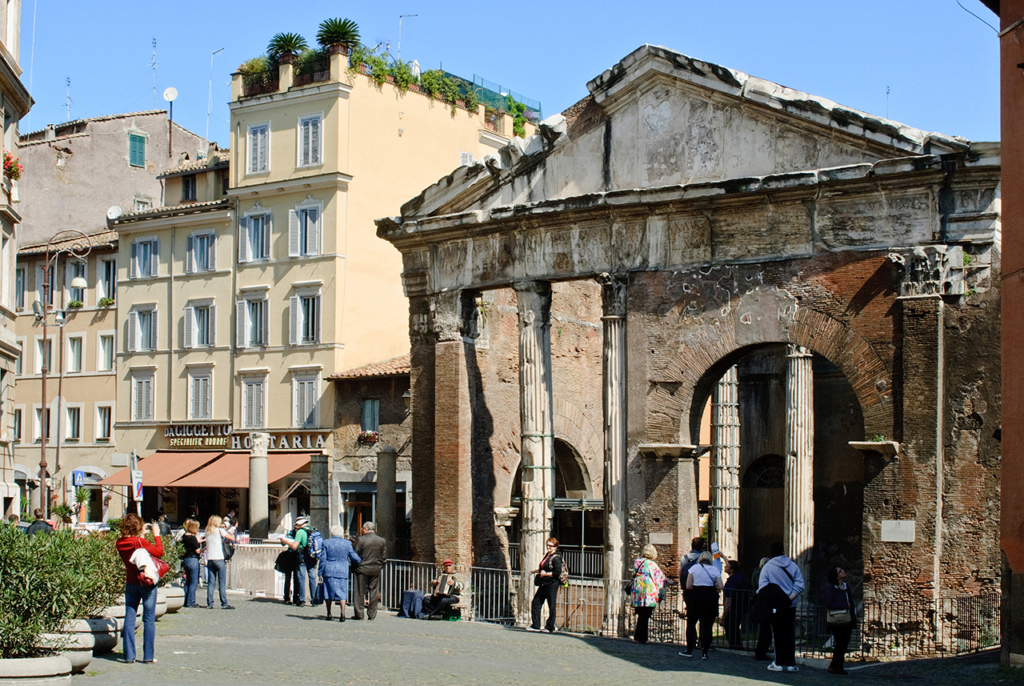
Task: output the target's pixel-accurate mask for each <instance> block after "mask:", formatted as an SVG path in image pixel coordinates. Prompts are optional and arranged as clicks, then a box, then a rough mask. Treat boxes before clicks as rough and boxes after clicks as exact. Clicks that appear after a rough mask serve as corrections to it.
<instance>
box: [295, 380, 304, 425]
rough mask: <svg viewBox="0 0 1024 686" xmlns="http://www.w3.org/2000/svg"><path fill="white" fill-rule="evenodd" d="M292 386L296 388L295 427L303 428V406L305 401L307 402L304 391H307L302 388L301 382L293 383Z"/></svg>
mask: <svg viewBox="0 0 1024 686" xmlns="http://www.w3.org/2000/svg"><path fill="white" fill-rule="evenodd" d="M292 384H293V386H294V388H295V426H297V427H301V426H302V406H303V404H304V403H303V401H304V400H305V396H304V390H305V389H304V388H303V387H302V382H301V381H293V382H292Z"/></svg>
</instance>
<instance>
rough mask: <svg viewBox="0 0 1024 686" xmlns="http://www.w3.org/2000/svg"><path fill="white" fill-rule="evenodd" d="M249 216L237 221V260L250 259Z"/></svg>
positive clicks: (244, 260) (246, 260) (245, 260)
mask: <svg viewBox="0 0 1024 686" xmlns="http://www.w3.org/2000/svg"><path fill="white" fill-rule="evenodd" d="M250 221H251V220H250V218H249V217H242V218H241V219H240V220H239V221H238V261H239V262H248V261H249V260H250V259H252V258H250V257H249V255H250V254H251V248H250V247H249V235H250V233H249V232H250V228H249V226H250V224H249V222H250Z"/></svg>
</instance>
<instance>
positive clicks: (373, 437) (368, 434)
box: [358, 431, 380, 443]
mask: <svg viewBox="0 0 1024 686" xmlns="http://www.w3.org/2000/svg"><path fill="white" fill-rule="evenodd" d="M379 440H380V434H379V433H378V432H376V431H360V432H359V438H358V441H359V442H360V443H376V442H377V441H379Z"/></svg>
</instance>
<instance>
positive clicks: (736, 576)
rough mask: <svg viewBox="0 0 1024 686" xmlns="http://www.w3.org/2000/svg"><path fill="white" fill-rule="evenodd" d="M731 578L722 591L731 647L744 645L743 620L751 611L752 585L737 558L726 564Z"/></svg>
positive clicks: (723, 615) (723, 614)
mask: <svg viewBox="0 0 1024 686" xmlns="http://www.w3.org/2000/svg"><path fill="white" fill-rule="evenodd" d="M725 570H726V572H727V573H728V575H729V578H728V579H726V580H725V588H724V591H723V593H722V625H723V626H724V627H725V636H726V638H727V639H728V640H729V647H730V648H742V647H743V622H744V620H745V619H746V617H747V613H748V612H749V611H750V586H749V585H748V584H747V578H746V576H744V574H743V570H742V569H740V563H739V562H738V561H737V560H729V561H728V562H727V563H726V565H725Z"/></svg>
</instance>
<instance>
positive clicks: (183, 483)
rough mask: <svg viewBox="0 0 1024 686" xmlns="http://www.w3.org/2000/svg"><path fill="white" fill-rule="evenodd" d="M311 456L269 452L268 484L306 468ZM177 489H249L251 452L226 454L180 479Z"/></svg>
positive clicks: (176, 484)
mask: <svg viewBox="0 0 1024 686" xmlns="http://www.w3.org/2000/svg"><path fill="white" fill-rule="evenodd" d="M309 460H310V455H309V453H290V452H281V453H270V455H269V456H268V457H267V483H274V482H275V481H277V480H278V479H282V478H284V477H286V476H288V475H289V474H291V473H292V472H294V471H296V470H297V469H300V468H302V467H304V466H305V465H306V464H307V463H308V462H309ZM169 485H171V486H174V487H176V488H177V487H187V488H249V453H224V454H223V455H221V457H220V458H219V459H218V460H217V461H216V462H212V463H210V464H207V465H206V466H205V467H203V468H202V469H200V470H199V471H197V472H195V473H193V474H189V475H188V476H186V477H184V478H181V479H178V480H177V481H175V482H174V483H172V484H169Z"/></svg>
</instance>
